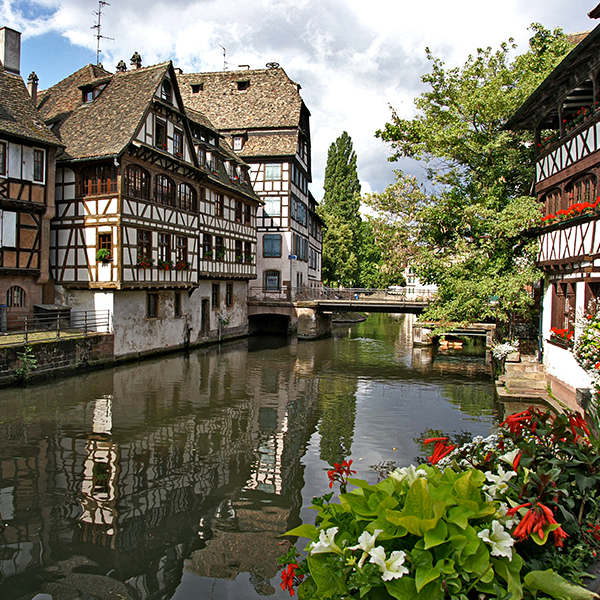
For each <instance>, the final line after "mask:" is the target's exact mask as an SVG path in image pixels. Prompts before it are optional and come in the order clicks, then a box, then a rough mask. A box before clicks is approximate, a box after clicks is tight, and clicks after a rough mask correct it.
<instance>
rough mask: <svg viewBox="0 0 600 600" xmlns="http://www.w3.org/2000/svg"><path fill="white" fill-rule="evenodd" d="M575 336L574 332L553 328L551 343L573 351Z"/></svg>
mask: <svg viewBox="0 0 600 600" xmlns="http://www.w3.org/2000/svg"><path fill="white" fill-rule="evenodd" d="M574 334H575V332H574V331H569V330H568V329H558V328H557V327H553V328H552V329H551V330H550V342H552V343H553V344H554V345H556V346H560V347H561V348H565V349H566V350H571V349H572V348H573V342H574V340H573V336H574Z"/></svg>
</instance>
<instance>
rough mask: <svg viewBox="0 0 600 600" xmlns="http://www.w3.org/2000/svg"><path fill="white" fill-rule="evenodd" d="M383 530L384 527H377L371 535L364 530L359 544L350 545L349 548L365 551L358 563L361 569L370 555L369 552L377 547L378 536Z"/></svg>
mask: <svg viewBox="0 0 600 600" xmlns="http://www.w3.org/2000/svg"><path fill="white" fill-rule="evenodd" d="M382 532H383V529H376V530H375V533H373V535H371V534H370V533H369V532H368V531H363V532H362V533H361V534H360V536H359V538H358V544H357V545H356V546H350V547H349V550H362V551H363V555H362V557H361V559H360V561H359V563H358V566H359V568H360V569H362V567H363V565H364V564H365V560H366V558H367V556H369V552H371V550H373V548H374V547H375V540H376V539H377V536H378V535H379V534H380V533H382Z"/></svg>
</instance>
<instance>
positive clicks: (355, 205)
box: [319, 131, 362, 286]
mask: <svg viewBox="0 0 600 600" xmlns="http://www.w3.org/2000/svg"><path fill="white" fill-rule="evenodd" d="M323 187H324V188H325V195H324V197H323V201H322V203H321V206H320V210H319V214H320V215H321V218H322V219H323V221H324V222H325V226H326V228H325V232H324V234H323V280H324V281H325V283H326V284H332V283H340V284H341V285H343V286H351V285H357V284H358V283H359V278H360V251H359V249H360V246H361V231H362V227H361V224H362V221H361V217H360V212H359V209H360V181H359V179H358V173H357V171H356V152H354V149H353V147H352V139H351V138H350V136H349V135H348V133H347V132H346V131H344V132H343V133H342V135H341V136H340V137H339V138H338V139H337V140H336V141H335V142H334V143H333V144H331V146H330V147H329V152H328V154H327V166H326V168H325V182H324V185H323Z"/></svg>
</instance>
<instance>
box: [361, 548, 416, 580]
mask: <svg viewBox="0 0 600 600" xmlns="http://www.w3.org/2000/svg"><path fill="white" fill-rule="evenodd" d="M369 555H370V556H371V560H370V562H372V563H374V564H376V565H377V566H378V567H379V568H380V569H381V572H382V573H383V575H382V576H381V579H383V581H389V580H390V579H399V578H400V577H402V576H403V575H406V574H407V573H408V569H407V568H406V567H404V566H402V565H403V564H404V559H405V557H406V552H403V551H402V550H395V551H394V552H392V553H391V554H390V557H389V559H387V560H386V559H385V550H384V549H383V546H377V548H373V549H372V550H371V551H370V552H369Z"/></svg>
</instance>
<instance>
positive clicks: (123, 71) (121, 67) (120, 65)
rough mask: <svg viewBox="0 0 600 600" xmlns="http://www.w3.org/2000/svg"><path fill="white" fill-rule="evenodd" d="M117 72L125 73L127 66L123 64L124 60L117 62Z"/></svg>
mask: <svg viewBox="0 0 600 600" xmlns="http://www.w3.org/2000/svg"><path fill="white" fill-rule="evenodd" d="M117 71H119V73H125V71H127V65H126V64H125V61H124V60H120V61H119V64H118V65H117Z"/></svg>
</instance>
